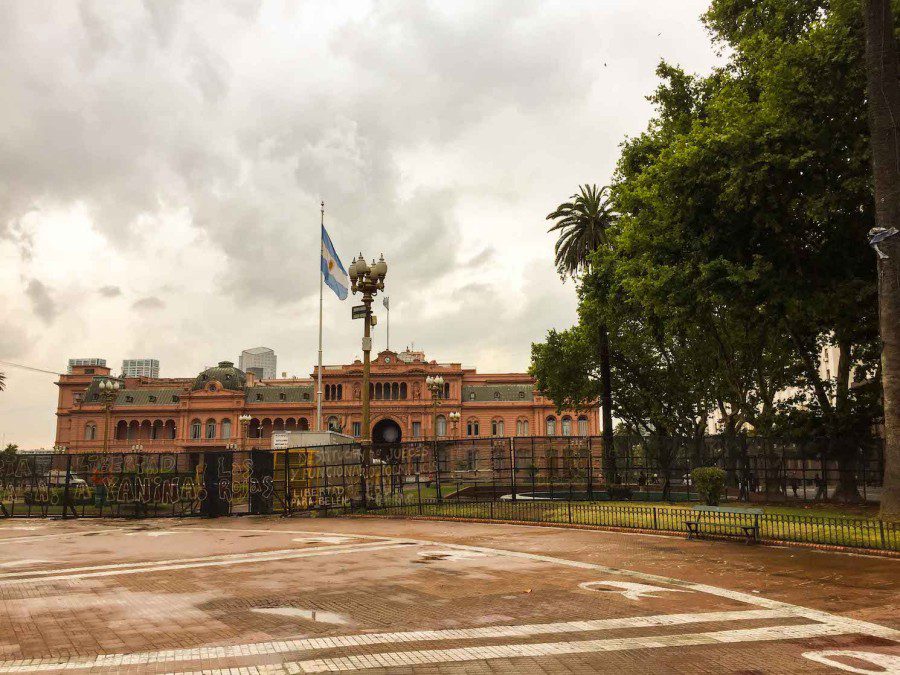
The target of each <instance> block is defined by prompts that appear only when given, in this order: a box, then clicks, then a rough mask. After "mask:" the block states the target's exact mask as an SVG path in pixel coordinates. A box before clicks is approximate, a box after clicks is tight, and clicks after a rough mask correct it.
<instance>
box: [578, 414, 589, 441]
mask: <svg viewBox="0 0 900 675" xmlns="http://www.w3.org/2000/svg"><path fill="white" fill-rule="evenodd" d="M578 435H579V436H587V435H588V418H587V415H580V416H579V417H578Z"/></svg>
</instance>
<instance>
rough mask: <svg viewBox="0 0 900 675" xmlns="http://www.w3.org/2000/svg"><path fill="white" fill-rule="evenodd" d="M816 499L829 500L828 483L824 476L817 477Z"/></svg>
mask: <svg viewBox="0 0 900 675" xmlns="http://www.w3.org/2000/svg"><path fill="white" fill-rule="evenodd" d="M816 499H828V481H827V480H825V478H824V477H823V476H816Z"/></svg>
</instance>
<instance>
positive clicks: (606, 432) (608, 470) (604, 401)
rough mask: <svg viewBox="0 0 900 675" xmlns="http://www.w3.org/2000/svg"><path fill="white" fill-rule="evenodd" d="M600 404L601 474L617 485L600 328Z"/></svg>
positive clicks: (605, 344) (605, 339)
mask: <svg viewBox="0 0 900 675" xmlns="http://www.w3.org/2000/svg"><path fill="white" fill-rule="evenodd" d="M599 337H600V386H601V388H602V391H601V393H600V404H601V406H602V408H603V473H604V477H605V478H606V483H607V485H609V484H610V483H618V482H619V478H618V475H617V471H616V453H615V445H614V441H613V420H612V375H611V374H610V365H609V331H608V330H607V328H606V324H603V325H601V326H600V336H599Z"/></svg>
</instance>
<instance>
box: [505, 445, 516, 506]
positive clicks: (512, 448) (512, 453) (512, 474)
mask: <svg viewBox="0 0 900 675" xmlns="http://www.w3.org/2000/svg"><path fill="white" fill-rule="evenodd" d="M507 440H508V441H509V485H510V489H511V491H512V500H513V501H516V443H515V440H514V439H512V438H508V439H507Z"/></svg>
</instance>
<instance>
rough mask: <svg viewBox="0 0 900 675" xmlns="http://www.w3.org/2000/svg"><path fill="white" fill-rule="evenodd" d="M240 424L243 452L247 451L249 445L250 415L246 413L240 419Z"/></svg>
mask: <svg viewBox="0 0 900 675" xmlns="http://www.w3.org/2000/svg"><path fill="white" fill-rule="evenodd" d="M238 423H239V424H240V425H241V450H242V451H243V450H246V447H245V446H246V445H247V426H248V425H249V424H250V415H248V414H247V413H244V414H243V415H241V416H240V417H238Z"/></svg>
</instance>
